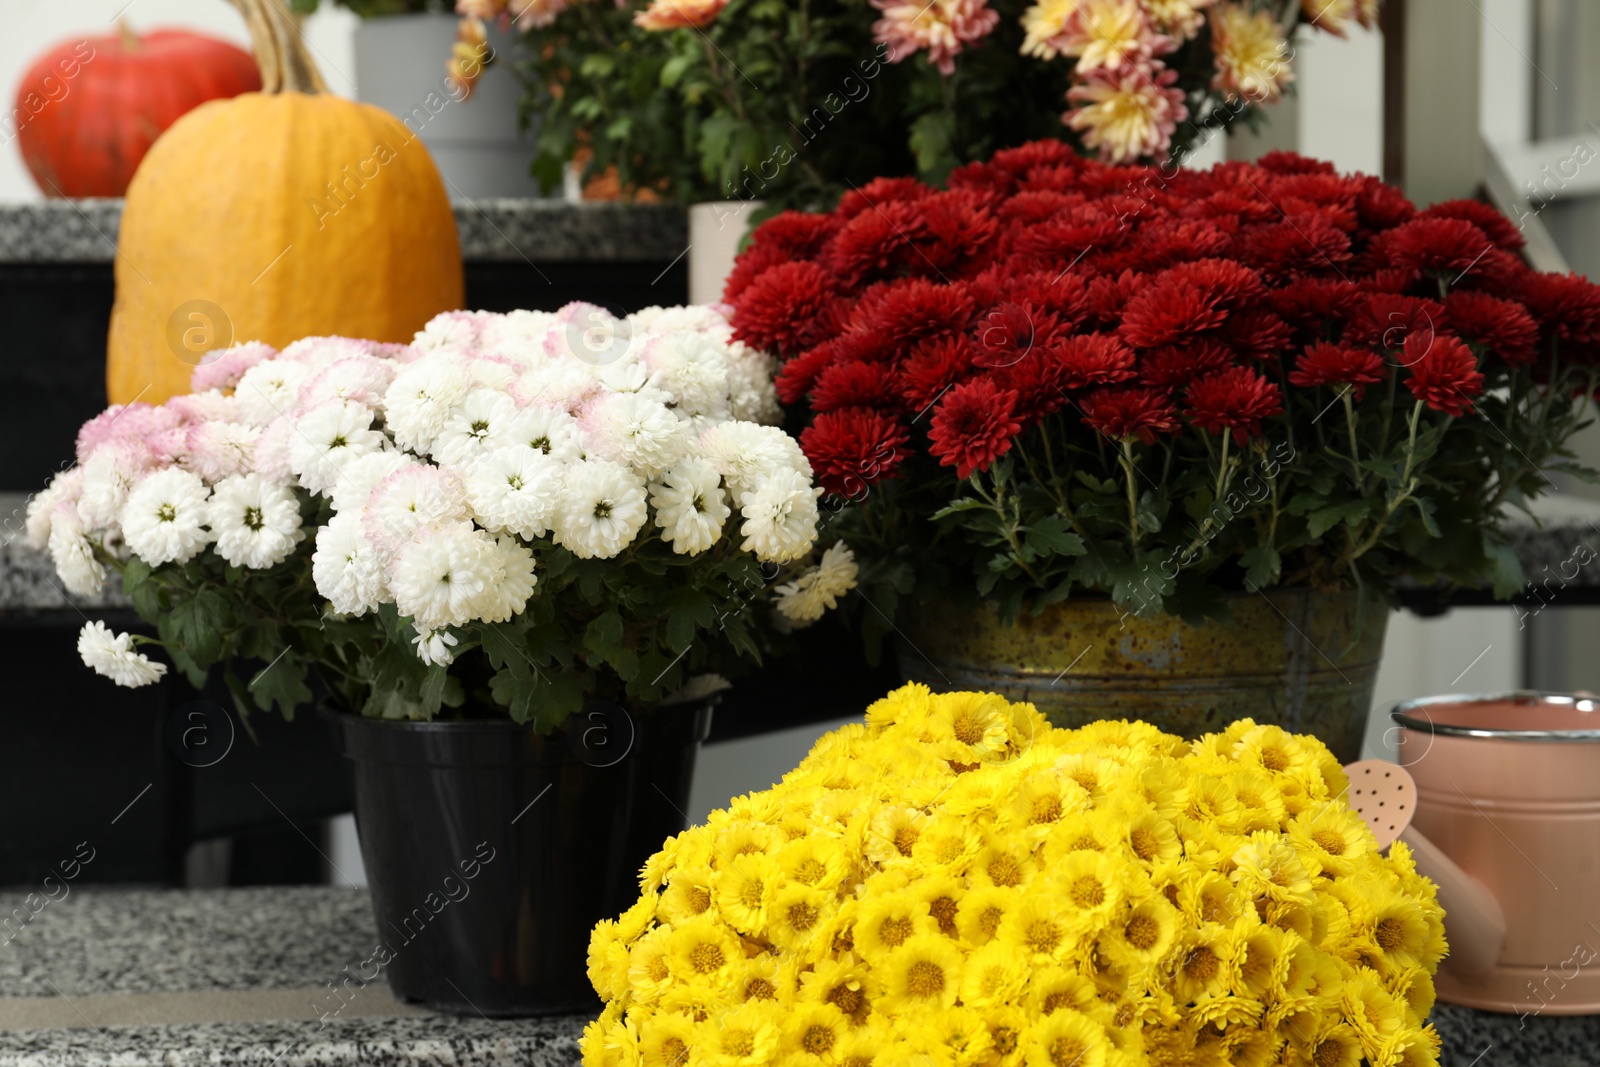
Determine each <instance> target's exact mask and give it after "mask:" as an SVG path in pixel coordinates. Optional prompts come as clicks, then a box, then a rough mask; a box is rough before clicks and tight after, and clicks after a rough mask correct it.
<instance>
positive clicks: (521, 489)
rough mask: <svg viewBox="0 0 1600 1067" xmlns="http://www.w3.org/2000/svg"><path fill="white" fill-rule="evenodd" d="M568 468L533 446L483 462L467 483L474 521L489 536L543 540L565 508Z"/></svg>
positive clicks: (513, 449) (497, 453)
mask: <svg viewBox="0 0 1600 1067" xmlns="http://www.w3.org/2000/svg"><path fill="white" fill-rule="evenodd" d="M565 482H566V465H565V464H563V463H561V462H560V461H558V460H556V459H553V458H552V457H550V456H548V455H546V454H545V453H543V452H541V451H539V450H538V449H536V448H533V447H531V446H529V445H525V444H519V445H510V446H508V447H505V448H500V449H496V450H495V451H494V452H491V453H489V454H488V455H485V456H482V457H481V458H479V459H478V460H477V461H476V462H475V463H474V464H473V466H472V468H471V470H470V472H469V473H468V475H467V477H466V480H465V482H464V483H463V485H464V487H465V489H466V494H467V504H468V506H470V507H471V508H472V513H473V516H474V517H475V518H476V519H477V520H478V522H479V523H480V524H482V525H483V527H484V528H485V529H487V530H509V531H511V532H512V533H515V534H518V535H519V536H521V537H525V538H527V539H528V540H530V541H531V540H534V539H535V538H539V537H543V536H544V534H545V531H546V530H547V529H549V527H550V524H551V521H552V519H553V518H554V516H555V512H556V508H557V507H558V506H559V505H560V503H561V489H562V486H563V485H564V484H565Z"/></svg>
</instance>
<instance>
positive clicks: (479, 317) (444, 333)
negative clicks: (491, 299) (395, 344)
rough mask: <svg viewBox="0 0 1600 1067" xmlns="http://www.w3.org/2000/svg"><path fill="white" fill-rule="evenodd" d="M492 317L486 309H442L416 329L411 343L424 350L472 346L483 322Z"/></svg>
mask: <svg viewBox="0 0 1600 1067" xmlns="http://www.w3.org/2000/svg"><path fill="white" fill-rule="evenodd" d="M493 318H494V315H493V313H491V312H486V311H442V312H440V313H439V314H437V315H435V316H434V317H433V318H431V319H429V320H428V323H427V325H426V326H424V327H422V329H420V330H418V331H417V333H416V336H415V337H414V338H413V339H412V341H411V343H412V344H413V345H415V346H417V347H418V348H420V349H422V350H423V351H425V352H433V351H438V350H440V349H468V348H474V347H476V346H477V343H478V335H479V334H480V333H481V332H482V330H483V326H484V323H485V322H486V321H488V320H490V319H493Z"/></svg>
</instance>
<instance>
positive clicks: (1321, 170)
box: [1255, 148, 1339, 177]
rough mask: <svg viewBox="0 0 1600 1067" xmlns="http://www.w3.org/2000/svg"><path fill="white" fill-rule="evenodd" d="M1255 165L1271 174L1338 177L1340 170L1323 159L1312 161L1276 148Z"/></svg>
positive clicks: (1309, 158)
mask: <svg viewBox="0 0 1600 1067" xmlns="http://www.w3.org/2000/svg"><path fill="white" fill-rule="evenodd" d="M1255 165H1256V166H1257V167H1259V168H1260V169H1262V170H1264V171H1266V172H1267V173H1269V174H1327V175H1332V176H1335V177H1337V176H1338V173H1339V171H1338V169H1337V168H1335V167H1334V165H1333V164H1332V163H1329V162H1327V161H1326V160H1321V159H1312V158H1311V157H1310V156H1302V155H1301V154H1300V153H1299V152H1288V151H1285V150H1283V149H1281V148H1274V149H1273V150H1272V151H1270V152H1268V153H1266V154H1265V155H1263V156H1261V157H1260V158H1259V159H1257V160H1256V163H1255Z"/></svg>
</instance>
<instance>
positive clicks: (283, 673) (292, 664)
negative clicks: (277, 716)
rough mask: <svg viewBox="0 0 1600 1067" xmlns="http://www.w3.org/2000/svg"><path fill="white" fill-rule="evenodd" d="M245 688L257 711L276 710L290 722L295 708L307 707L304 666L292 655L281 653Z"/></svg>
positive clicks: (308, 696)
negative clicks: (259, 709) (257, 708)
mask: <svg viewBox="0 0 1600 1067" xmlns="http://www.w3.org/2000/svg"><path fill="white" fill-rule="evenodd" d="M247 688H248V689H249V691H250V695H251V697H252V699H254V700H255V702H256V706H257V707H259V708H261V709H262V710H263V711H265V710H269V709H270V708H272V707H274V706H276V707H277V709H278V710H279V711H280V712H282V713H283V717H284V718H286V719H292V718H294V710H295V709H296V708H298V707H300V706H301V705H303V704H309V703H311V690H310V688H309V687H308V686H307V685H306V665H305V664H304V663H303V662H301V660H300V657H299V656H297V655H295V654H294V653H293V652H286V653H284V654H283V655H282V656H280V657H279V658H278V659H277V660H275V661H273V662H272V663H269V664H268V665H267V666H266V667H264V668H262V669H261V670H260V671H259V672H257V674H256V676H255V677H254V678H252V679H251V680H250V684H249V685H248V686H247Z"/></svg>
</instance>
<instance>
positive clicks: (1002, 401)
mask: <svg viewBox="0 0 1600 1067" xmlns="http://www.w3.org/2000/svg"><path fill="white" fill-rule="evenodd" d="M1016 404H1017V394H1016V393H1013V392H1011V391H1010V390H1009V389H1000V388H997V387H996V386H995V384H994V382H993V381H991V380H990V379H988V378H974V379H973V380H972V381H969V382H963V383H962V384H960V385H958V386H956V387H955V388H954V389H952V390H950V391H949V392H948V393H946V394H945V395H944V399H943V400H941V401H939V403H938V406H936V407H935V408H934V411H933V420H932V423H931V425H930V426H929V428H928V451H929V452H931V453H933V455H934V456H935V457H936V458H937V459H938V460H939V462H940V463H941V464H942V465H944V466H947V467H954V468H955V469H956V477H958V478H968V477H971V476H972V474H973V472H975V471H986V470H988V469H989V465H990V464H992V463H993V462H994V461H995V460H997V459H999V458H1000V457H1001V456H1003V455H1005V454H1006V453H1007V452H1009V451H1010V450H1011V442H1012V440H1013V439H1014V438H1015V437H1016V435H1017V433H1018V432H1020V431H1021V429H1022V423H1021V422H1019V421H1018V420H1017V418H1016V414H1015V413H1016Z"/></svg>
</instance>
